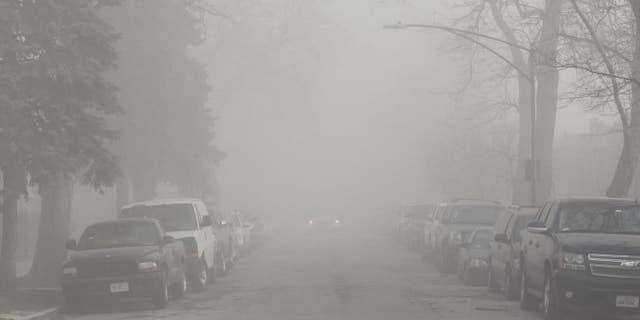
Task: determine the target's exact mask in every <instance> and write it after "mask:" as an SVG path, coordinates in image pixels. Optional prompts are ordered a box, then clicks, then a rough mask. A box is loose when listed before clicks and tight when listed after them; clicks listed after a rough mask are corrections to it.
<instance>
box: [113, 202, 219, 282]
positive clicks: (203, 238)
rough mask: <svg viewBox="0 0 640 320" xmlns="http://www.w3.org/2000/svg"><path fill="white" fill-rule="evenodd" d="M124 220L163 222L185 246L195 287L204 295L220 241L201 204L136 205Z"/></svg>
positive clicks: (128, 209) (125, 210) (124, 212)
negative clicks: (143, 219) (218, 241)
mask: <svg viewBox="0 0 640 320" xmlns="http://www.w3.org/2000/svg"><path fill="white" fill-rule="evenodd" d="M120 217H121V218H150V219H156V220H158V221H160V224H161V225H162V226H163V227H164V229H165V231H166V233H167V234H168V235H170V236H171V237H173V238H175V239H180V240H182V241H183V242H184V244H185V250H186V253H187V257H188V258H187V277H188V278H189V284H190V285H191V287H192V288H193V289H194V290H196V291H203V290H205V289H206V287H207V284H208V283H209V282H213V280H214V277H215V262H216V261H215V253H216V251H215V248H216V239H215V235H214V233H213V230H212V228H211V224H212V219H211V216H210V215H209V212H208V211H207V207H206V206H205V205H204V203H203V202H202V201H201V200H198V199H188V198H185V199H162V200H152V201H145V202H138V203H133V204H130V205H127V206H125V207H123V208H122V211H121V213H120Z"/></svg>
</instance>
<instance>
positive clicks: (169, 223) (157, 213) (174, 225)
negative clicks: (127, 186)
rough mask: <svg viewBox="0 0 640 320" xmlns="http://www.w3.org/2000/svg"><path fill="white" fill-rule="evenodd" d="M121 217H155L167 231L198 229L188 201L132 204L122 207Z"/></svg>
mask: <svg viewBox="0 0 640 320" xmlns="http://www.w3.org/2000/svg"><path fill="white" fill-rule="evenodd" d="M121 217H123V218H149V219H156V220H158V221H160V224H161V225H162V226H163V227H164V230H165V231H167V232H172V231H189V230H197V229H198V224H197V221H196V215H195V212H194V211H193V206H192V205H191V204H188V203H179V204H163V205H153V206H134V207H130V208H125V209H123V210H122V215H121Z"/></svg>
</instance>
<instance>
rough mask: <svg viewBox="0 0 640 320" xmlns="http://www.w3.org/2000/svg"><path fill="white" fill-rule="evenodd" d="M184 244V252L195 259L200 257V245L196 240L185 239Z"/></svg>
mask: <svg viewBox="0 0 640 320" xmlns="http://www.w3.org/2000/svg"><path fill="white" fill-rule="evenodd" d="M182 242H183V243H184V250H185V252H186V253H187V255H189V256H191V257H194V258H199V257H200V252H199V251H198V243H197V242H196V239H194V238H185V239H182Z"/></svg>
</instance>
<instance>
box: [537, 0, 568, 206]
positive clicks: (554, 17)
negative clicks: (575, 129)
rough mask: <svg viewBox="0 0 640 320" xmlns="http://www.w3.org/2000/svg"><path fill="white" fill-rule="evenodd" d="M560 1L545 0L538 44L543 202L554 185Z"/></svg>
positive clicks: (539, 173) (540, 191)
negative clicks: (556, 64)
mask: <svg viewBox="0 0 640 320" xmlns="http://www.w3.org/2000/svg"><path fill="white" fill-rule="evenodd" d="M562 3H563V1H559V0H546V4H545V10H544V15H543V21H542V30H541V33H540V40H539V42H538V43H537V48H536V49H537V53H538V57H537V58H538V61H537V62H538V68H537V85H538V90H537V95H536V101H537V106H536V115H535V116H536V128H535V129H536V130H535V134H536V157H537V159H535V160H536V161H537V164H538V167H537V170H536V171H537V181H538V185H537V188H536V201H537V202H538V204H539V203H541V202H543V201H546V199H547V198H548V197H549V195H550V194H551V188H552V184H553V180H552V178H553V140H554V137H555V128H556V113H557V109H558V85H559V82H560V74H559V71H558V68H556V67H554V64H555V62H556V55H557V52H558V39H559V30H560V16H561V12H562Z"/></svg>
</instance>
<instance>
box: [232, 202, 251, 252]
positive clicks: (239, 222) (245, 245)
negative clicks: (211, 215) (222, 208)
mask: <svg viewBox="0 0 640 320" xmlns="http://www.w3.org/2000/svg"><path fill="white" fill-rule="evenodd" d="M231 227H232V230H233V231H232V232H233V234H234V236H235V241H236V245H237V247H238V248H239V249H240V252H241V253H246V252H247V251H248V250H249V249H250V248H251V231H252V229H253V225H252V224H250V223H249V222H247V221H245V218H244V215H243V214H242V213H241V212H240V211H235V212H234V213H233V214H232V215H231Z"/></svg>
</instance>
